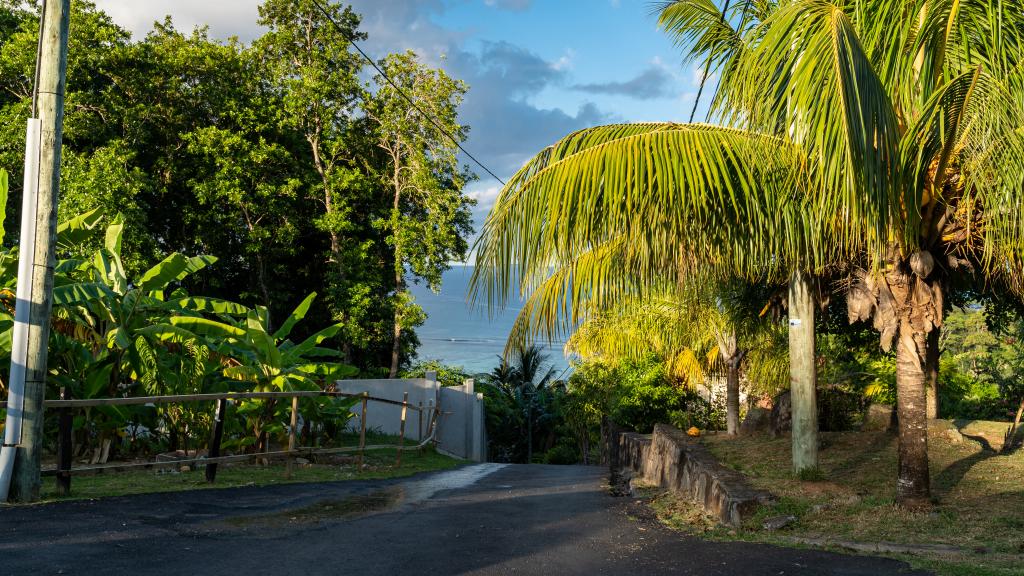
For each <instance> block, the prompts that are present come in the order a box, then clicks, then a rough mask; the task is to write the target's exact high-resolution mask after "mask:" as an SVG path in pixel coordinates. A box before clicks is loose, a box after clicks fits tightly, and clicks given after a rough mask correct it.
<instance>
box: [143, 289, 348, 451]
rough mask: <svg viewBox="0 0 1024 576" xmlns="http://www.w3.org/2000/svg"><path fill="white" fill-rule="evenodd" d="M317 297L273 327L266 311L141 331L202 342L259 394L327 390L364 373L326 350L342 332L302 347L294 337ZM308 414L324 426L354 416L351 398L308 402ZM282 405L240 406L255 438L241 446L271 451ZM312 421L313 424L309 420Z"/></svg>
mask: <svg viewBox="0 0 1024 576" xmlns="http://www.w3.org/2000/svg"><path fill="white" fill-rule="evenodd" d="M315 298H316V293H313V294H310V295H309V296H307V297H306V298H305V299H304V300H303V301H302V302H301V303H300V304H299V305H298V306H297V307H296V308H295V310H294V311H292V313H291V314H289V315H288V316H287V317H286V318H285V320H284V322H283V323H282V324H281V327H280V328H278V329H277V330H272V329H271V324H270V314H269V311H268V310H267V308H266V307H263V306H257V307H256V308H253V309H246V310H245V312H244V314H237V315H236V314H233V313H232V312H226V313H218V314H216V315H217V316H218V318H219V319H211V318H208V317H205V316H202V315H198V314H190V313H180V314H178V315H174V316H172V317H171V318H170V319H169V322H167V323H161V324H155V325H153V326H150V327H148V328H144V329H142V330H140V332H141V333H142V334H144V335H147V336H150V337H154V338H157V339H159V340H162V341H165V342H188V341H202V342H205V343H206V345H207V346H209V347H210V349H211V350H212V351H213V352H214V353H215V354H217V355H219V356H221V357H224V358H230V359H232V361H230V362H228V363H226V364H227V365H225V367H224V368H223V370H222V375H223V376H224V377H225V378H227V379H230V380H234V381H236V382H238V383H241V384H242V385H243V389H245V390H248V391H255V392H284V391H315V390H323V389H325V388H326V387H327V386H329V385H330V382H332V381H334V380H337V379H341V378H349V377H353V376H355V375H357V374H358V369H357V368H355V367H353V366H349V365H347V364H343V363H341V362H338V361H336V360H337V359H340V358H341V353H340V352H339V351H338V350H335V349H332V348H327V347H324V346H321V344H322V343H323V342H324V341H326V340H328V339H330V338H332V337H334V336H335V335H337V334H338V332H339V331H340V330H341V329H342V325H341V324H333V325H331V326H328V327H326V328H324V329H323V330H320V331H319V332H316V333H315V334H313V335H311V336H309V337H308V338H306V339H304V340H302V341H301V342H299V343H295V342H293V341H292V340H290V339H289V336H290V335H291V334H292V331H293V329H294V328H295V326H296V325H297V324H298V323H299V322H300V321H302V319H303V318H305V316H306V314H307V313H308V312H309V309H310V306H311V305H312V303H313V300H314V299H315ZM302 404H303V413H304V414H305V415H306V416H307V418H308V419H319V421H320V422H322V423H323V422H325V421H327V420H330V421H332V422H336V421H337V419H338V418H342V419H347V418H348V417H349V413H348V408H349V407H351V406H352V405H353V402H352V401H350V400H342V399H328V398H318V399H315V400H308V401H304V402H303V403H302ZM279 408H282V406H281V405H280V403H278V402H276V401H274V400H270V401H261V400H247V401H242V402H241V403H239V405H238V413H239V414H242V415H244V417H245V418H246V422H247V426H248V427H249V429H250V430H251V431H252V436H251V437H249V438H247V439H246V440H245V441H243V442H241V444H242V445H243V446H245V445H248V444H255V445H256V446H255V448H256V451H268V450H269V440H270V438H272V437H274V436H275V434H277V433H280V432H283V431H284V411H283V410H279ZM307 421H308V420H307Z"/></svg>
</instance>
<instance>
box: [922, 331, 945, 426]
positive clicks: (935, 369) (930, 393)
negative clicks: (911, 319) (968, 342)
mask: <svg viewBox="0 0 1024 576" xmlns="http://www.w3.org/2000/svg"><path fill="white" fill-rule="evenodd" d="M941 335H942V328H941V327H939V326H936V327H935V328H934V329H932V331H931V332H929V333H928V350H927V352H926V353H925V367H924V375H925V394H926V398H925V403H926V406H927V413H928V419H929V420H934V419H936V418H938V417H939V337H940V336H941Z"/></svg>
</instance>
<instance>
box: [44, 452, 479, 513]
mask: <svg viewBox="0 0 1024 576" xmlns="http://www.w3.org/2000/svg"><path fill="white" fill-rule="evenodd" d="M461 463H462V461H460V460H456V459H454V458H450V457H448V456H444V455H442V454H439V453H437V451H435V450H434V449H433V448H431V447H428V448H425V449H423V450H408V451H405V452H403V453H402V464H401V466H396V465H395V450H370V451H367V452H366V458H365V461H364V470H363V471H362V472H358V471H357V470H356V464H355V457H354V455H353V456H349V455H346V456H325V457H321V459H320V460H318V461H317V462H313V463H310V464H305V465H297V466H296V467H295V470H294V473H293V474H292V477H291V479H286V478H285V462H284V461H283V460H276V461H273V462H271V464H269V465H267V466H261V465H257V464H221V465H220V466H219V467H218V469H217V481H216V483H214V484H208V483H207V482H206V477H205V467H204V466H202V465H200V466H198V467H195V468H193V469H191V470H190V471H186V472H179V471H177V470H172V469H163V470H139V471H131V472H113V473H104V474H96V475H91V476H86V475H82V476H75V477H73V478H72V480H71V494H70V495H69V496H67V497H63V498H60V497H58V496H57V495H56V492H55V487H54V480H53V478H44V479H43V493H42V496H43V500H44V501H56V500H78V499H90V498H103V497H107V496H125V495H129V494H146V493H152V492H180V491H183V490H203V489H210V488H234V487H241V486H269V485H274V484H288V483H296V482H334V481H339V480H373V479H383V478H398V477H402V476H410V475H412V474H416V473H418V472H428V471H434V470H447V469H450V468H455V467H456V466H459V465H460V464H461Z"/></svg>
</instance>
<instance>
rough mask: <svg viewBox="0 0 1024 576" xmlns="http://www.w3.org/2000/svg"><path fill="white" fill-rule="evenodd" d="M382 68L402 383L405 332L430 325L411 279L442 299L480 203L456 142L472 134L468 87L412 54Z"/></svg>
mask: <svg viewBox="0 0 1024 576" xmlns="http://www.w3.org/2000/svg"><path fill="white" fill-rule="evenodd" d="M380 66H381V69H382V70H383V71H384V73H385V74H386V75H387V78H390V80H391V82H389V81H388V80H387V79H386V78H385V77H384V76H380V75H378V76H377V77H376V79H375V80H376V83H377V85H378V89H377V93H376V94H375V95H374V97H373V98H372V99H371V101H370V103H369V105H368V106H367V108H366V111H367V115H368V116H369V117H370V119H371V120H373V122H374V123H375V124H376V129H375V135H376V140H377V146H378V147H379V148H380V149H381V150H382V151H383V153H384V156H385V158H386V159H387V164H386V165H385V166H384V170H383V171H382V172H383V173H382V174H381V178H382V179H383V180H384V182H385V183H386V186H387V189H388V190H389V191H390V193H391V197H392V202H391V211H390V214H389V216H388V218H387V219H386V220H383V221H381V222H380V223H379V224H378V225H379V226H380V227H382V228H384V229H386V230H387V231H388V237H387V242H388V244H389V245H390V246H391V247H392V248H393V249H394V253H395V258H394V267H395V270H394V298H395V303H394V309H395V318H394V327H393V330H392V348H391V371H390V377H391V378H394V377H395V376H396V375H397V374H398V367H399V361H400V359H401V342H402V333H403V330H405V329H407V328H409V327H413V326H416V325H418V324H419V323H422V321H423V312H422V310H421V309H420V308H419V307H418V306H417V305H416V304H415V303H414V302H413V301H412V297H411V295H410V293H409V291H408V289H407V287H406V278H407V275H411V277H412V278H413V279H414V280H423V281H424V282H426V284H427V286H429V287H430V289H431V290H434V291H435V292H436V291H438V290H440V288H441V275H442V273H444V271H445V270H447V269H448V268H449V267H450V266H449V264H448V263H449V262H450V261H451V260H453V259H455V258H458V259H465V257H466V250H467V248H468V245H467V243H466V239H465V237H466V236H467V235H468V234H470V233H471V232H472V225H471V217H472V215H471V213H470V207H471V206H472V204H473V202H472V201H471V200H469V199H468V198H467V197H466V196H465V195H463V194H462V189H463V187H465V185H466V183H467V182H468V181H469V180H471V179H472V178H473V175H472V174H471V173H469V172H468V171H467V170H466V169H465V168H464V167H462V166H460V164H459V157H458V153H459V148H458V146H457V145H456V143H455V142H453V141H452V140H451V138H450V136H449V135H451V137H454V138H457V139H458V140H459V141H464V140H465V138H466V134H467V132H468V129H467V128H466V127H464V126H462V125H460V124H459V122H458V107H459V104H461V102H462V97H463V95H464V94H465V93H466V90H467V87H466V85H465V83H463V82H460V81H457V80H453V79H452V78H450V77H449V76H448V75H447V74H445V73H444V72H443V71H441V70H432V69H429V68H427V67H425V66H423V65H422V64H420V63H419V61H418V60H417V58H416V55H415V54H414V53H412V52H406V53H405V54H394V55H391V56H388V57H387V58H385V59H384V60H383V61H382V62H381V63H380ZM406 98H409V99H411V100H412V102H414V103H415V106H412V105H410V103H409V101H408V100H406ZM421 111H422V112H421Z"/></svg>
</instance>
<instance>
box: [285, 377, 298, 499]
mask: <svg viewBox="0 0 1024 576" xmlns="http://www.w3.org/2000/svg"><path fill="white" fill-rule="evenodd" d="M298 425H299V397H298V396H292V420H291V426H290V427H289V428H288V466H287V468H286V469H285V478H287V479H288V480H291V479H292V472H294V470H295V428H296V427H298Z"/></svg>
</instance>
